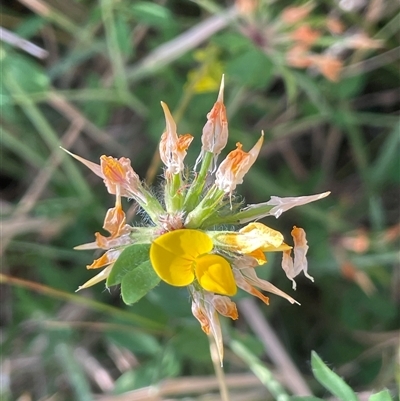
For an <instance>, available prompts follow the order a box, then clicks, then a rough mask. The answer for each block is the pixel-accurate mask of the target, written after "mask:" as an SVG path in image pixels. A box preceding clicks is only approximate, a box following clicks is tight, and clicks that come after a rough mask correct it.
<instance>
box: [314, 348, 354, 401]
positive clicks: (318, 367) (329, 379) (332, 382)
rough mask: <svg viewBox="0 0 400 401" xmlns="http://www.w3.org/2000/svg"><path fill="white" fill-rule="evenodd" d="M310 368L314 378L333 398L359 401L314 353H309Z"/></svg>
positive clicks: (348, 387) (347, 386) (346, 385)
mask: <svg viewBox="0 0 400 401" xmlns="http://www.w3.org/2000/svg"><path fill="white" fill-rule="evenodd" d="M311 366H312V371H313V373H314V376H315V378H316V379H317V380H318V381H319V382H320V383H321V384H322V385H323V386H324V387H325V388H326V389H327V390H329V391H330V392H331V393H332V394H333V395H334V396H336V397H338V398H339V399H341V400H343V401H359V399H358V397H357V395H356V394H355V393H354V391H353V390H352V389H351V388H350V386H349V385H348V384H346V383H345V381H344V380H343V379H342V378H340V377H339V376H338V375H337V374H336V373H334V372H332V370H330V369H329V368H328V366H326V365H325V363H324V362H323V361H322V359H321V358H320V357H319V356H318V354H317V353H316V352H315V351H313V352H312V353H311Z"/></svg>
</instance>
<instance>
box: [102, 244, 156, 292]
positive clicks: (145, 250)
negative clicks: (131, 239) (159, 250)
mask: <svg viewBox="0 0 400 401" xmlns="http://www.w3.org/2000/svg"><path fill="white" fill-rule="evenodd" d="M149 249H150V245H148V244H138V245H131V246H128V247H126V248H125V249H124V250H123V251H122V253H121V255H120V256H119V258H118V260H117V261H116V262H115V264H114V266H113V268H112V270H111V272H110V275H109V276H108V278H107V286H108V287H111V286H112V285H117V284H120V283H121V282H122V279H123V278H124V277H125V275H126V274H127V273H129V272H132V271H133V270H134V269H136V268H137V267H139V265H141V264H142V263H144V262H147V261H148V260H149Z"/></svg>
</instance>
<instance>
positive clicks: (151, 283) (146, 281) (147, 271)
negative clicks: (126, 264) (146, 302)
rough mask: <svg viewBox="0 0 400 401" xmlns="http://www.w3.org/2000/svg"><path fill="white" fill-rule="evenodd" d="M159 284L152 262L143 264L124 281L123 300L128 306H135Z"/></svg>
mask: <svg viewBox="0 0 400 401" xmlns="http://www.w3.org/2000/svg"><path fill="white" fill-rule="evenodd" d="M159 282H160V278H159V277H158V276H157V274H156V273H155V272H154V269H153V266H152V265H151V263H150V261H147V262H143V263H141V264H140V265H139V266H137V267H136V268H135V269H134V270H133V271H131V272H129V273H127V274H126V275H125V276H124V278H123V279H122V283H121V294H122V299H123V300H124V302H125V303H126V304H128V305H129V304H133V303H135V302H137V301H139V299H141V298H142V297H144V296H145V295H146V294H147V293H148V292H149V291H150V290H152V289H153V288H154V287H155V286H156V285H158V283H159Z"/></svg>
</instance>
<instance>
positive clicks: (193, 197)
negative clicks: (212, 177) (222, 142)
mask: <svg viewBox="0 0 400 401" xmlns="http://www.w3.org/2000/svg"><path fill="white" fill-rule="evenodd" d="M213 158H214V154H213V153H212V152H206V154H205V155H204V158H203V160H202V162H201V167H200V172H199V174H198V175H197V177H196V178H195V179H194V181H193V184H192V185H191V186H190V188H189V191H188V192H187V194H186V198H185V203H184V206H183V207H184V210H185V211H186V212H188V213H189V212H191V211H192V210H193V209H194V208H195V207H196V205H197V204H198V202H199V197H200V196H201V193H202V191H203V188H204V185H205V183H206V178H207V173H208V170H209V168H210V165H211V163H212V161H213Z"/></svg>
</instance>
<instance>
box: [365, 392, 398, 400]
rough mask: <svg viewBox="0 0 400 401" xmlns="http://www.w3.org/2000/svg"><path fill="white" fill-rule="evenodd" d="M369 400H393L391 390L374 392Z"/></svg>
mask: <svg viewBox="0 0 400 401" xmlns="http://www.w3.org/2000/svg"><path fill="white" fill-rule="evenodd" d="M368 401H392V397H391V396H390V393H389V390H382V391H380V392H379V393H376V394H372V395H371V396H370V397H369V398H368Z"/></svg>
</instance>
